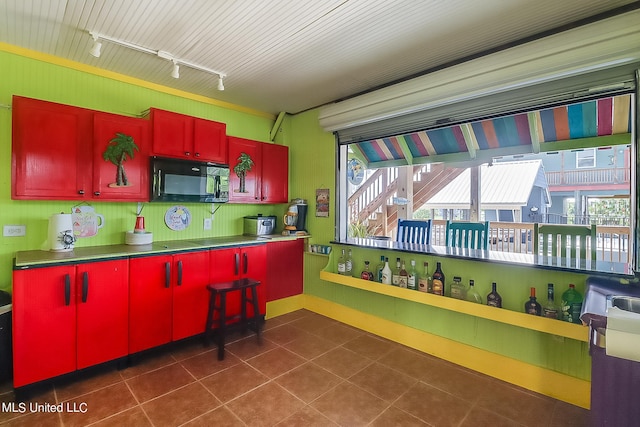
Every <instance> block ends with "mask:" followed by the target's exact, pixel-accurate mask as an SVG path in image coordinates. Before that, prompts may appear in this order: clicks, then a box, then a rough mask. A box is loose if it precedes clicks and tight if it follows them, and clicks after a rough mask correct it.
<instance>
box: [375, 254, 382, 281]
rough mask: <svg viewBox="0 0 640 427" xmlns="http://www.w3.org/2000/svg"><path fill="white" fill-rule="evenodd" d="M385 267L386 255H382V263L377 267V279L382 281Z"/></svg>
mask: <svg viewBox="0 0 640 427" xmlns="http://www.w3.org/2000/svg"><path fill="white" fill-rule="evenodd" d="M383 269H384V255H380V264H378V266H377V267H376V280H377V281H378V282H379V283H382V270H383Z"/></svg>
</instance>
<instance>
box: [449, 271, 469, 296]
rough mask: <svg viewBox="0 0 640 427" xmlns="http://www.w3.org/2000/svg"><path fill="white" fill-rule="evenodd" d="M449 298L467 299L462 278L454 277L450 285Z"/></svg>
mask: <svg viewBox="0 0 640 427" xmlns="http://www.w3.org/2000/svg"><path fill="white" fill-rule="evenodd" d="M451 298H456V299H467V290H466V289H465V287H464V285H463V284H462V278H461V277H458V276H455V277H454V278H453V284H452V285H451Z"/></svg>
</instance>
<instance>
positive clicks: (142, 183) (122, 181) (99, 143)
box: [93, 113, 149, 201]
mask: <svg viewBox="0 0 640 427" xmlns="http://www.w3.org/2000/svg"><path fill="white" fill-rule="evenodd" d="M118 133H122V134H125V135H128V136H131V137H133V141H134V144H135V145H136V146H137V149H135V148H133V147H132V146H130V145H129V144H127V143H126V142H124V141H122V142H120V143H119V144H114V143H110V141H111V140H112V139H114V138H116V136H117V135H116V134H118ZM93 146H94V156H93V197H94V198H96V199H100V200H114V201H118V200H136V201H145V200H149V184H148V182H149V181H148V180H149V178H148V177H149V157H148V156H149V149H148V146H149V121H148V120H144V119H138V118H134V117H125V116H119V115H116V114H108V113H95V114H94V117H93ZM108 146H111V147H112V148H111V149H110V151H109V155H110V160H105V159H104V154H105V150H106V149H107V147H108ZM130 154H132V155H133V156H131V155H130ZM132 157H133V158H132ZM121 159H122V160H121ZM113 162H116V163H120V164H121V167H120V166H118V165H117V164H116V163H113Z"/></svg>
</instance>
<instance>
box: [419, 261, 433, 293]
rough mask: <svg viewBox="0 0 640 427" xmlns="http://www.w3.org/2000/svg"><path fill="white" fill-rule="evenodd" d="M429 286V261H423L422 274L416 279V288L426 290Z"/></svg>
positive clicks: (421, 290)
mask: <svg viewBox="0 0 640 427" xmlns="http://www.w3.org/2000/svg"><path fill="white" fill-rule="evenodd" d="M429 288H431V277H430V276H429V263H428V262H426V261H425V262H424V275H422V276H420V280H418V290H419V291H420V292H428V291H429Z"/></svg>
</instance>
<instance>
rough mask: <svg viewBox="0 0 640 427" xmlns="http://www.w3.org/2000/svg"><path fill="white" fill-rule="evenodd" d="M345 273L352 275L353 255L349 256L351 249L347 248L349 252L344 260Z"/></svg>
mask: <svg viewBox="0 0 640 427" xmlns="http://www.w3.org/2000/svg"><path fill="white" fill-rule="evenodd" d="M344 274H345V275H347V276H353V257H352V256H351V249H349V253H348V254H347V259H346V261H345V272H344Z"/></svg>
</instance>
